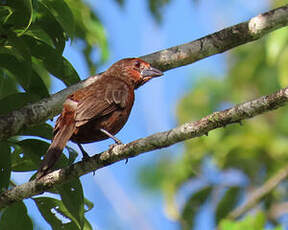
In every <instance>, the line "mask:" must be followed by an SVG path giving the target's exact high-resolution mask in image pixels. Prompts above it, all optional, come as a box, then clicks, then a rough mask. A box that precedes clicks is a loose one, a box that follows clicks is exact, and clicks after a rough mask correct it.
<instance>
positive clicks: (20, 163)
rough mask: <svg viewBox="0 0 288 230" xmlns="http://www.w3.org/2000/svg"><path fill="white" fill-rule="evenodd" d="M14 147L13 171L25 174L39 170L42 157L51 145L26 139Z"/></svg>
mask: <svg viewBox="0 0 288 230" xmlns="http://www.w3.org/2000/svg"><path fill="white" fill-rule="evenodd" d="M13 146H14V152H13V153H12V157H11V161H12V170H13V171H19V172H23V171H31V170H36V169H38V167H39V165H40V161H41V156H42V155H44V154H45V152H46V151H47V149H48V147H49V144H48V143H47V142H44V141H41V140H37V139H25V140H23V141H19V142H17V143H15V144H13Z"/></svg>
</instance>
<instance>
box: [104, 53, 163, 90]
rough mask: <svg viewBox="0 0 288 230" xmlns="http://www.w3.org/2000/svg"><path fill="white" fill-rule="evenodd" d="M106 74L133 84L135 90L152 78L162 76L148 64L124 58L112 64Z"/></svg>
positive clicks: (140, 60) (137, 59) (135, 59)
mask: <svg viewBox="0 0 288 230" xmlns="http://www.w3.org/2000/svg"><path fill="white" fill-rule="evenodd" d="M106 72H107V74H109V75H111V76H112V75H113V76H115V77H119V78H122V79H123V80H125V81H127V82H129V83H131V84H133V86H134V88H135V89H137V88H138V87H140V86H141V85H143V84H145V83H146V82H147V81H149V80H150V79H152V78H154V77H159V76H162V75H163V73H162V72H161V71H160V70H158V69H156V68H154V67H152V66H151V65H150V64H149V63H148V62H145V61H143V60H142V59H140V58H125V59H122V60H120V61H118V62H116V63H114V64H113V65H112V66H111V67H110V68H109V69H108V70H107V71H106Z"/></svg>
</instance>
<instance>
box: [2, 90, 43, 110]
mask: <svg viewBox="0 0 288 230" xmlns="http://www.w3.org/2000/svg"><path fill="white" fill-rule="evenodd" d="M38 100H39V97H38V96H36V95H33V94H29V93H14V94H11V95H9V96H7V97H4V98H2V99H0V114H5V113H9V112H11V111H13V110H16V109H19V108H21V107H23V106H24V105H27V104H28V103H33V102H36V101H38Z"/></svg>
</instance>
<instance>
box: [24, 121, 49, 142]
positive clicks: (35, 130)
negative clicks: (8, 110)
mask: <svg viewBox="0 0 288 230" xmlns="http://www.w3.org/2000/svg"><path fill="white" fill-rule="evenodd" d="M52 133H53V128H52V127H51V125H49V124H47V123H43V124H39V125H35V126H32V127H29V128H27V129H25V130H22V131H20V132H19V135H21V136H38V137H42V138H45V139H48V140H51V139H52Z"/></svg>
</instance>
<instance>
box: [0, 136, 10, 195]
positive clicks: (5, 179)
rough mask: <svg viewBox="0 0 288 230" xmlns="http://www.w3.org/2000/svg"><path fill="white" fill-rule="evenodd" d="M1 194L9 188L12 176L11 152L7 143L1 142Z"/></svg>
mask: <svg viewBox="0 0 288 230" xmlns="http://www.w3.org/2000/svg"><path fill="white" fill-rule="evenodd" d="M0 159H1V161H0V193H1V192H2V191H3V190H5V189H7V188H8V185H9V181H10V174H11V150H10V146H9V145H8V143H7V142H4V141H0Z"/></svg>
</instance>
